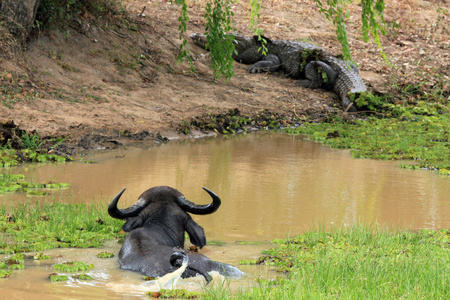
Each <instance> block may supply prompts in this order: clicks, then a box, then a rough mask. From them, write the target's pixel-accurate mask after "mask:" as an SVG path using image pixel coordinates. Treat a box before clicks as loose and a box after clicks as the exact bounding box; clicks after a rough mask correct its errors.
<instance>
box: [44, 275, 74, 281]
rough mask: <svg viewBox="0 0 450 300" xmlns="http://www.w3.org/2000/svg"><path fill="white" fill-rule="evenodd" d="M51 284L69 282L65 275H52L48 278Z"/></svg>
mask: <svg viewBox="0 0 450 300" xmlns="http://www.w3.org/2000/svg"><path fill="white" fill-rule="evenodd" d="M48 278H49V279H50V281H51V282H58V281H67V280H69V276H67V275H59V274H56V273H52V274H50V275H49V276H48Z"/></svg>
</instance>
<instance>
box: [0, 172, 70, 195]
mask: <svg viewBox="0 0 450 300" xmlns="http://www.w3.org/2000/svg"><path fill="white" fill-rule="evenodd" d="M24 179H25V176H24V175H22V174H0V194H5V193H27V194H32V195H47V194H49V192H50V191H51V190H55V189H65V188H68V187H69V184H68V183H64V182H62V183H57V182H53V181H44V182H42V183H31V182H27V181H24Z"/></svg>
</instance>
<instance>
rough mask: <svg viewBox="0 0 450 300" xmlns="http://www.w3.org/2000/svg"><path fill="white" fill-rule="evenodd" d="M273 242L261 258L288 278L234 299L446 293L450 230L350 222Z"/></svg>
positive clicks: (411, 296)
mask: <svg viewBox="0 0 450 300" xmlns="http://www.w3.org/2000/svg"><path fill="white" fill-rule="evenodd" d="M275 242H276V243H277V244H278V245H279V247H278V248H274V249H270V250H267V251H264V252H263V254H264V256H263V257H261V258H260V260H261V262H263V263H265V264H268V265H271V266H273V267H275V268H276V269H277V270H278V271H280V272H283V273H286V274H287V278H288V279H287V280H285V279H284V280H278V281H276V282H273V281H261V280H260V281H258V286H255V287H254V288H252V289H250V290H244V291H240V292H239V294H238V295H237V296H236V299H403V298H407V299H419V298H423V299H448V298H449V296H450V290H449V289H448V287H449V286H450V276H449V274H450V230H440V231H434V230H423V231H420V232H418V233H414V232H411V231H389V230H385V229H382V228H373V227H367V226H362V225H354V226H351V227H343V228H336V229H334V230H331V231H329V232H327V231H325V230H316V231H311V232H307V233H305V234H303V235H299V236H297V237H296V238H294V239H287V240H278V241H275ZM211 298H214V296H211ZM206 299H208V297H206Z"/></svg>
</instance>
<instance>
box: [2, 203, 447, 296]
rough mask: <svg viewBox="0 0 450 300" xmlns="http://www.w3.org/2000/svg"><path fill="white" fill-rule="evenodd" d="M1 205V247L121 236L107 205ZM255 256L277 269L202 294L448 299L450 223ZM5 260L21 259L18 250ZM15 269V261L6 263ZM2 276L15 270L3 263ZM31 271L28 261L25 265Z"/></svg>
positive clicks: (326, 236) (302, 239) (365, 231)
mask: <svg viewBox="0 0 450 300" xmlns="http://www.w3.org/2000/svg"><path fill="white" fill-rule="evenodd" d="M15 205H16V206H15V207H13V208H8V207H5V206H4V205H3V206H1V207H0V237H1V239H0V252H1V253H20V252H23V251H42V250H45V249H50V248H58V247H80V248H85V247H101V246H102V243H103V241H104V240H107V239H117V238H121V237H123V233H119V232H120V230H121V225H122V223H123V221H120V220H116V219H112V218H110V217H109V216H108V215H107V210H106V207H103V206H101V205H100V206H98V205H97V206H95V205H84V204H82V205H81V204H78V205H68V204H61V203H44V204H38V205H34V204H31V203H23V204H15ZM274 243H276V244H277V247H276V248H273V249H268V250H265V251H263V253H262V256H261V257H260V258H259V259H258V260H256V261H255V263H258V264H265V265H268V266H269V267H270V268H273V269H274V271H277V272H280V277H279V278H278V279H277V280H271V281H269V280H257V281H256V282H255V283H254V285H253V287H251V288H243V289H242V290H240V291H238V292H231V291H230V289H229V288H228V286H227V285H226V284H224V285H223V286H221V287H216V288H209V287H206V288H205V291H204V292H203V294H202V296H201V298H202V299H336V298H339V299H419V298H420V299H449V297H450V289H449V288H448V287H449V286H450V230H439V231H434V230H422V231H419V232H412V231H408V230H395V229H388V228H382V227H374V226H365V225H361V224H356V225H353V226H350V227H335V228H332V229H330V230H325V229H315V230H312V231H310V232H307V233H305V234H302V235H299V236H297V237H295V238H289V239H282V240H276V241H274ZM11 259H13V260H14V261H12V260H11V261H7V262H6V261H5V263H4V264H5V265H6V264H7V263H9V265H20V263H21V256H20V254H19V255H18V254H16V255H15V256H13V257H12V258H11ZM8 268H9V269H11V268H10V267H8ZM2 270H3V273H4V274H3V273H2V276H4V277H8V276H10V275H11V272H10V271H9V270H6V269H5V268H3V269H2ZM25 271H26V269H25Z"/></svg>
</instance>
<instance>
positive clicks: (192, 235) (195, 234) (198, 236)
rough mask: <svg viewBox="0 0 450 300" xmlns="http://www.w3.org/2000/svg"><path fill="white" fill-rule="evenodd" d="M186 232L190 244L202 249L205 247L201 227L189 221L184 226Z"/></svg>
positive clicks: (203, 233)
mask: <svg viewBox="0 0 450 300" xmlns="http://www.w3.org/2000/svg"><path fill="white" fill-rule="evenodd" d="M186 232H187V233H188V234H189V239H190V241H191V243H192V244H194V245H195V246H197V247H200V248H202V247H203V246H205V245H206V236H205V231H204V230H203V227H202V226H200V225H198V224H197V223H195V221H194V220H192V219H190V220H189V221H188V222H187V224H186Z"/></svg>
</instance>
